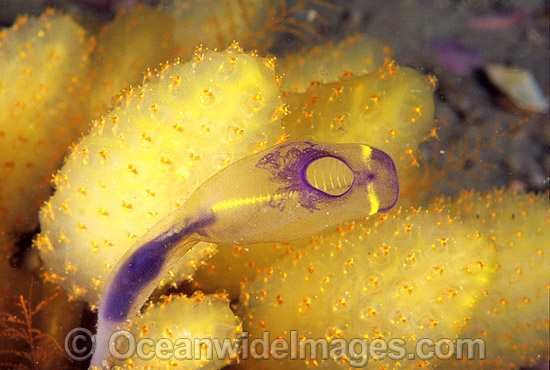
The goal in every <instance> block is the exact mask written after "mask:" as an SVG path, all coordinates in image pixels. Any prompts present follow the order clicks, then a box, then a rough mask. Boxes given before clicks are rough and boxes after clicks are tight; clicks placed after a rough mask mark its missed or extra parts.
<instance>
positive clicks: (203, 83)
mask: <svg viewBox="0 0 550 370" xmlns="http://www.w3.org/2000/svg"><path fill="white" fill-rule="evenodd" d="M265 62H266V61H265V60H264V59H263V58H258V57H253V56H250V55H248V54H244V53H242V51H241V49H240V48H239V47H238V45H236V44H235V45H234V46H233V47H232V48H231V49H228V51H226V52H221V53H214V52H205V51H200V50H199V51H197V54H196V55H195V57H194V59H193V60H191V62H188V63H179V62H176V63H174V64H173V65H167V66H166V67H163V68H162V70H161V71H156V72H155V73H154V76H151V77H149V78H148V79H147V81H146V82H145V83H144V85H143V86H142V87H139V88H135V89H130V90H128V91H126V92H124V94H123V98H122V99H121V100H120V102H119V103H118V105H117V106H116V107H115V108H114V109H113V110H112V111H111V112H110V113H109V114H107V115H106V116H105V117H103V118H102V119H100V120H97V121H94V122H93V124H92V130H91V132H90V133H89V134H88V135H87V136H85V137H84V138H83V139H82V140H81V141H80V142H79V143H78V144H76V145H74V146H73V147H72V150H71V153H70V155H69V157H68V159H67V160H66V163H65V165H64V166H63V168H62V169H61V170H60V172H59V173H58V174H57V175H56V177H55V178H56V179H57V180H56V181H55V184H56V192H55V194H54V196H53V197H52V198H51V199H50V200H49V201H48V202H47V203H46V205H45V206H44V207H43V208H42V211H41V214H40V222H41V228H42V232H41V234H40V235H39V237H38V239H37V240H36V245H37V246H38V247H39V248H40V250H41V255H42V258H43V261H44V263H45V265H46V266H47V267H48V268H50V269H52V270H53V271H54V272H55V273H57V274H58V275H60V276H61V277H62V280H63V281H62V284H63V285H64V286H65V287H67V288H69V289H71V291H72V292H73V293H74V294H80V295H81V297H80V298H84V299H86V300H88V301H89V302H91V303H97V298H98V293H100V292H101V290H102V289H103V286H104V285H103V284H101V282H105V280H106V278H107V277H108V275H109V273H110V267H112V266H113V265H114V263H115V262H116V261H117V260H118V258H119V257H120V256H121V255H122V254H123V253H124V252H125V251H126V250H127V249H128V248H129V247H130V246H131V245H132V244H133V242H135V240H136V238H137V237H138V236H141V235H143V234H144V232H145V231H146V230H147V229H148V228H149V227H151V226H152V225H153V224H155V223H156V222H158V221H159V220H160V219H161V218H162V217H163V216H164V215H166V214H167V213H169V212H170V211H172V210H174V209H175V208H176V207H178V206H180V205H181V204H184V203H185V200H186V199H187V197H188V196H189V195H190V194H191V193H192V191H194V190H195V189H196V188H197V186H198V185H200V184H201V183H203V182H204V181H205V180H206V179H208V178H209V177H210V176H212V175H213V174H214V173H216V172H217V171H219V170H220V169H221V168H223V167H225V166H226V165H227V164H228V163H231V162H233V161H235V160H237V159H239V158H241V157H243V156H246V155H248V154H250V153H252V152H254V151H257V150H259V148H261V147H263V146H265V145H273V144H274V143H275V142H276V140H277V139H278V138H279V137H281V136H283V132H282V129H281V125H280V123H279V122H274V121H273V120H272V116H273V114H274V112H275V111H276V109H277V108H278V107H279V106H280V105H281V101H280V98H279V87H278V85H277V82H276V80H275V77H274V74H273V72H272V71H271V70H270V69H269V68H268V67H267V66H266V63H265ZM174 76H178V79H179V81H181V83H178V84H174V81H176V80H178V79H174ZM205 91H206V93H205ZM152 107H154V109H152ZM66 210H70V212H67V211H66ZM205 248H206V249H205ZM203 251H205V252H204V253H203ZM208 251H209V245H208V244H201V246H199V247H198V248H195V250H194V251H193V252H192V255H191V256H190V258H189V259H186V261H184V262H182V266H181V267H182V269H183V271H181V272H180V273H177V272H174V275H175V278H174V279H175V280H176V281H179V280H181V279H182V278H184V277H187V276H189V275H190V274H191V273H192V272H193V271H194V270H195V269H196V267H197V265H198V264H199V261H201V260H202V259H204V258H207V257H209V255H210V253H209V252H208ZM190 261H191V262H193V263H190ZM67 263H70V265H71V266H74V267H75V269H74V270H70V271H67V270H65V268H64V267H65V266H66V264H67ZM106 264H107V265H108V266H109V268H107V267H106ZM94 282H96V283H94ZM97 282H100V283H99V284H98V283H97ZM74 286H76V287H78V289H76V290H75V289H73V287H74Z"/></svg>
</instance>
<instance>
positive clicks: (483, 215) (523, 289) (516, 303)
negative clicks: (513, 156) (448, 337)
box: [453, 191, 550, 369]
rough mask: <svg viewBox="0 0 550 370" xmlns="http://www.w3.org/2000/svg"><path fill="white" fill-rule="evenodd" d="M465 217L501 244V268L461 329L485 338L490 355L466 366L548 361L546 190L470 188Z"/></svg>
mask: <svg viewBox="0 0 550 370" xmlns="http://www.w3.org/2000/svg"><path fill="white" fill-rule="evenodd" d="M459 204H460V205H459V206H458V207H460V208H461V209H462V211H461V214H462V219H464V220H467V221H466V222H469V223H471V224H473V225H476V230H478V231H479V232H480V233H481V234H482V237H487V238H489V239H491V240H492V241H493V244H494V245H496V246H497V252H498V269H497V272H496V273H495V276H494V279H493V284H492V285H491V287H490V288H489V289H488V290H487V297H486V298H485V299H484V300H483V301H482V302H481V304H480V305H479V306H478V307H477V308H476V309H475V311H474V313H473V315H472V318H471V320H470V321H469V324H468V326H467V327H466V328H464V330H463V331H462V333H461V334H460V336H461V337H464V338H482V339H483V340H485V343H486V349H487V360H486V361H476V362H475V363H473V364H472V363H468V362H465V363H463V362H456V363H454V364H453V365H455V366H459V367H462V368H474V367H476V368H482V367H483V368H487V369H496V368H498V369H516V368H518V367H520V366H534V365H535V364H536V363H538V362H540V361H542V362H544V361H548V359H549V354H548V345H549V342H548V333H549V331H550V322H549V312H550V307H549V305H550V293H549V292H550V263H549V262H550V258H549V253H550V251H549V249H548V241H549V240H550V208H549V207H548V200H547V198H546V196H544V195H542V196H535V195H532V194H530V195H517V196H515V197H513V198H511V197H510V196H509V195H508V194H501V192H498V191H497V192H495V193H493V194H487V195H483V196H481V195H479V194H474V195H472V194H466V195H465V196H463V197H462V198H461V199H460V200H459Z"/></svg>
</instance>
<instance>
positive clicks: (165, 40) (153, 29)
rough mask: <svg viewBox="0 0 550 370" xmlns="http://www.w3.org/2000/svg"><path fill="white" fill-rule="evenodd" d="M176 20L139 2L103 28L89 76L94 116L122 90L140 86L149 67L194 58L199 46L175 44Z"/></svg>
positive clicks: (121, 12) (101, 111) (123, 10)
mask: <svg viewBox="0 0 550 370" xmlns="http://www.w3.org/2000/svg"><path fill="white" fill-rule="evenodd" d="M175 23H176V20H175V19H174V18H173V17H172V16H170V14H168V12H166V11H162V10H160V9H152V8H148V7H146V6H144V5H142V4H138V5H136V6H134V7H131V8H125V9H122V10H121V11H119V12H118V13H117V15H116V18H115V19H114V20H113V21H112V22H110V23H107V24H105V25H104V26H103V27H102V29H101V30H100V32H99V33H98V35H97V40H98V43H97V48H96V51H95V52H94V53H93V55H92V58H91V59H92V65H93V69H92V71H91V73H90V76H89V80H90V81H89V84H90V98H89V102H88V104H89V107H90V109H92V112H93V114H94V117H99V116H100V115H101V114H103V113H105V112H106V111H107V109H108V108H109V107H110V106H111V104H112V101H111V99H112V98H113V97H114V96H115V95H117V94H118V93H119V92H120V91H121V90H122V89H125V88H128V87H129V86H131V85H133V86H137V85H139V84H140V83H141V82H142V79H143V72H145V71H146V70H147V68H150V69H155V68H157V67H158V66H159V64H160V63H165V62H166V61H168V60H172V59H173V58H175V57H177V56H179V57H184V59H185V60H187V59H189V58H190V57H191V55H192V53H193V50H194V48H195V45H188V46H187V50H186V53H181V50H178V48H176V47H175V45H174V42H173V32H174V24H175Z"/></svg>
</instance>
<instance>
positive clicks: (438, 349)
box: [65, 328, 486, 367]
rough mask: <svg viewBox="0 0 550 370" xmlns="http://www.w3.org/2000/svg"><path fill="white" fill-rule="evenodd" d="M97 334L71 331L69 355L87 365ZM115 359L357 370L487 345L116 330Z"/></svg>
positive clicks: (471, 355) (465, 355)
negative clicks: (287, 363) (303, 363)
mask: <svg viewBox="0 0 550 370" xmlns="http://www.w3.org/2000/svg"><path fill="white" fill-rule="evenodd" d="M95 345H96V343H95V339H94V336H93V334H92V333H91V332H90V331H89V330H87V329H85V328H75V329H73V330H71V331H70V332H69V333H68V334H67V336H66V338H65V351H66V352H67V355H68V356H69V357H70V358H72V359H73V360H76V361H85V360H87V359H88V358H90V357H91V355H92V354H93V351H94V350H95ZM109 353H110V354H111V356H113V359H115V360H120V361H124V360H127V359H130V358H132V357H134V356H136V357H138V358H139V359H141V360H143V361H150V360H153V359H154V358H156V359H158V360H160V361H170V360H174V361H184V360H218V359H220V360H236V359H237V358H239V359H242V360H247V359H253V360H268V359H273V360H288V359H290V360H308V361H312V362H313V361H315V362H317V363H319V362H321V361H328V360H335V361H345V362H346V363H348V364H349V365H350V366H352V367H364V366H365V365H367V364H368V362H369V361H370V360H371V359H375V360H377V361H382V360H384V359H386V358H387V359H389V360H391V361H402V360H416V359H419V360H426V361H429V360H433V359H439V360H449V359H458V360H462V359H464V360H475V359H476V360H483V359H485V356H486V348H485V341H484V340H483V339H480V338H475V339H473V338H457V339H455V340H451V339H446V338H443V339H438V340H437V341H436V340H433V339H431V338H421V339H418V340H416V341H415V342H411V343H407V341H405V340H404V339H401V338H393V339H389V340H384V339H373V340H368V339H365V338H355V339H351V340H346V339H342V338H332V339H325V338H317V339H314V338H305V337H304V336H300V335H299V333H298V331H297V330H292V331H290V338H289V339H286V338H271V334H270V332H267V331H266V332H263V334H262V337H261V338H253V339H252V338H249V335H248V333H247V332H243V333H241V334H240V336H239V338H238V339H230V338H223V339H221V338H178V339H168V338H161V339H158V340H153V339H151V338H140V337H139V338H136V337H134V335H133V334H132V333H131V332H130V331H128V330H118V331H116V332H114V333H113V334H112V335H111V337H110V340H109Z"/></svg>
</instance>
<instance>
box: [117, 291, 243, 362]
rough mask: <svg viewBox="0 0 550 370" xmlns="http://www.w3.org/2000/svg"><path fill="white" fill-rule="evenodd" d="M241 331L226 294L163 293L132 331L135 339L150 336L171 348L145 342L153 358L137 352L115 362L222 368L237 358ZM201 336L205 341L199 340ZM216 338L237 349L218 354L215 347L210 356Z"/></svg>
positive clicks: (121, 348) (133, 326)
mask: <svg viewBox="0 0 550 370" xmlns="http://www.w3.org/2000/svg"><path fill="white" fill-rule="evenodd" d="M175 318H177V319H175ZM241 331H242V328H241V320H240V319H239V318H238V317H236V316H235V314H234V313H233V312H232V311H231V309H230V308H229V300H228V299H227V298H226V297H225V296H223V295H207V296H205V295H202V294H201V293H195V294H194V295H193V296H191V297H189V298H187V297H185V296H182V295H180V296H176V295H172V296H163V297H161V301H160V302H159V303H157V304H154V305H150V306H148V307H147V309H146V311H145V313H144V314H143V315H142V316H141V317H140V318H138V319H136V320H135V321H134V322H133V323H132V327H131V332H132V334H133V335H134V337H135V338H136V340H139V339H141V338H149V339H151V340H153V341H154V342H155V343H160V344H159V345H163V346H166V347H165V348H172V350H167V351H158V352H157V353H156V354H155V348H154V347H153V346H151V347H148V346H145V351H144V352H146V353H147V352H148V350H149V348H150V349H151V352H150V353H151V359H145V358H139V357H138V356H137V355H135V356H133V357H131V358H130V359H128V360H126V361H118V362H116V363H115V365H118V366H121V367H123V368H124V369H164V368H170V369H183V368H185V369H190V370H191V369H199V368H200V369H212V370H214V369H221V368H222V367H223V366H225V365H226V364H228V363H231V362H234V361H236V358H237V354H238V350H237V349H238V346H237V345H236V344H235V342H236V340H237V336H238V335H239V333H240V332H241ZM199 339H201V340H205V342H198V340H199ZM214 339H216V340H219V341H220V344H221V345H223V343H224V341H226V342H229V344H230V348H234V349H235V351H234V353H233V354H232V355H231V353H228V355H227V357H225V358H218V357H217V355H216V352H215V351H214V352H213V356H211V357H209V351H210V350H213V349H214V347H213V346H211V347H209V343H210V342H209V341H210V340H214ZM163 341H164V342H165V343H163ZM166 342H169V343H166ZM118 349H119V351H120V352H121V353H125V352H126V351H127V348H123V347H122V346H121V347H119V348H118Z"/></svg>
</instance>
